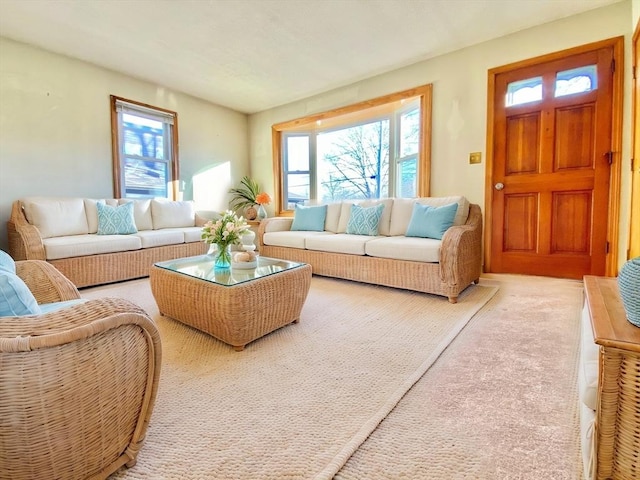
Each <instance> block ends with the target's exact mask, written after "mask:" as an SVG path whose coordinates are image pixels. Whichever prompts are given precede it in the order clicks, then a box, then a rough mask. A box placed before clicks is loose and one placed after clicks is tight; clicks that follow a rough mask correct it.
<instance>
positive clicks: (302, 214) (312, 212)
mask: <svg viewBox="0 0 640 480" xmlns="http://www.w3.org/2000/svg"><path fill="white" fill-rule="evenodd" d="M293 215H294V216H293V223H292V224H291V230H306V231H310V232H322V231H324V221H325V219H326V218H327V206H326V205H319V206H317V207H305V206H302V205H296V209H295V212H294V213H293Z"/></svg>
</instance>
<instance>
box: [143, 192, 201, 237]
mask: <svg viewBox="0 0 640 480" xmlns="http://www.w3.org/2000/svg"><path fill="white" fill-rule="evenodd" d="M151 217H152V219H153V229H154V230H160V229H161V228H177V227H193V226H195V224H196V210H195V207H194V203H193V202H192V201H182V202H177V201H170V200H162V199H154V200H151Z"/></svg>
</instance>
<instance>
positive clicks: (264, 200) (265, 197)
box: [256, 192, 271, 205]
mask: <svg viewBox="0 0 640 480" xmlns="http://www.w3.org/2000/svg"><path fill="white" fill-rule="evenodd" d="M256 203H257V204H258V205H269V204H270V203H271V197H270V196H269V194H268V193H266V192H262V193H259V194H258V195H256Z"/></svg>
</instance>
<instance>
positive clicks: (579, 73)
mask: <svg viewBox="0 0 640 480" xmlns="http://www.w3.org/2000/svg"><path fill="white" fill-rule="evenodd" d="M554 83H555V90H554V93H553V95H554V97H556V98H557V97H563V96H565V95H573V94H575V93H584V92H590V91H592V90H595V89H597V88H598V71H597V65H586V66H584V67H578V68H572V69H571V70H564V71H562V72H558V73H556V78H555V82H554ZM543 96H544V92H543V91H542V77H532V78H527V79H525V80H518V81H516V82H511V83H509V84H508V85H507V99H506V102H507V103H506V106H507V107H513V106H516V105H522V104H525V103H530V102H538V101H540V100H542V98H543Z"/></svg>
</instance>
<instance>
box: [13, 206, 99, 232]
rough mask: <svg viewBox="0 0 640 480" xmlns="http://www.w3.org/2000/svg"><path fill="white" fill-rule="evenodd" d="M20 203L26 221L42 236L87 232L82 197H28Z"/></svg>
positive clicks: (87, 227)
mask: <svg viewBox="0 0 640 480" xmlns="http://www.w3.org/2000/svg"><path fill="white" fill-rule="evenodd" d="M22 205H23V206H24V213H25V215H26V218H27V221H28V222H29V223H30V224H31V225H34V226H35V227H37V228H38V230H39V231H40V236H41V237H42V238H50V237H59V236H63V235H82V234H87V233H89V225H88V223H87V216H86V214H85V211H84V201H83V199H82V198H54V197H29V198H25V199H23V200H22Z"/></svg>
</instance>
